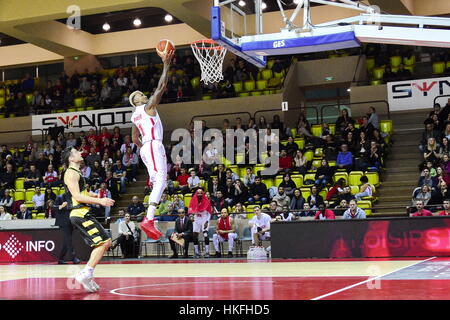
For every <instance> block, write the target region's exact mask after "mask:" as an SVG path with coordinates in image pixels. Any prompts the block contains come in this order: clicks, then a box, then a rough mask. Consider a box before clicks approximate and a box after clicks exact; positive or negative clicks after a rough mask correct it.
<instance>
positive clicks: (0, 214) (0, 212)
mask: <svg viewBox="0 0 450 320" xmlns="http://www.w3.org/2000/svg"><path fill="white" fill-rule="evenodd" d="M2 220H12V216H11V215H10V214H9V213H8V212H7V211H6V209H5V207H4V206H2V205H0V221H2Z"/></svg>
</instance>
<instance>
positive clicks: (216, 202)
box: [211, 190, 227, 219]
mask: <svg viewBox="0 0 450 320" xmlns="http://www.w3.org/2000/svg"><path fill="white" fill-rule="evenodd" d="M211 205H212V209H213V212H214V215H213V216H212V217H211V219H217V214H219V213H220V212H221V211H222V209H223V208H227V203H226V202H225V198H224V197H223V193H222V191H221V190H219V191H217V193H216V196H215V197H214V196H211Z"/></svg>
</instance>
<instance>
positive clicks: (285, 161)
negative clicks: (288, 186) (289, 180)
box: [278, 149, 293, 173]
mask: <svg viewBox="0 0 450 320" xmlns="http://www.w3.org/2000/svg"><path fill="white" fill-rule="evenodd" d="M279 167H280V168H279V170H278V172H279V173H280V172H284V173H288V172H290V171H291V170H292V168H293V160H292V157H291V156H288V154H287V152H286V150H285V149H282V150H281V152H280V159H279Z"/></svg>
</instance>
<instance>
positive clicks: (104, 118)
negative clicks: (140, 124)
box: [32, 107, 133, 132]
mask: <svg viewBox="0 0 450 320" xmlns="http://www.w3.org/2000/svg"><path fill="white" fill-rule="evenodd" d="M132 113H133V109H132V108H131V107H130V108H116V109H108V110H104V109H103V110H91V111H82V112H66V113H52V114H43V115H35V116H33V117H32V126H33V129H48V128H49V127H54V126H64V127H66V128H67V131H73V132H77V131H84V130H89V129H90V128H95V127H97V129H99V130H100V129H101V128H102V127H108V128H113V127H115V126H118V127H121V128H129V127H131V122H130V119H131V115H132Z"/></svg>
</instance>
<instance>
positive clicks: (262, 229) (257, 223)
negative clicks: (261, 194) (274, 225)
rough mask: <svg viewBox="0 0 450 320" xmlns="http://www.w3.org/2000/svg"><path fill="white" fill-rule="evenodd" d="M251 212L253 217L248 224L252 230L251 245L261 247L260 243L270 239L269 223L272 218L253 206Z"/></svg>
mask: <svg viewBox="0 0 450 320" xmlns="http://www.w3.org/2000/svg"><path fill="white" fill-rule="evenodd" d="M253 211H254V212H255V216H253V218H252V219H251V220H250V221H249V222H248V224H249V226H250V227H251V228H252V243H253V244H254V245H256V246H258V247H261V246H262V241H263V240H268V239H269V238H270V221H271V220H272V218H271V217H270V216H269V215H268V214H267V213H264V212H261V208H260V207H259V206H255V207H254V208H253Z"/></svg>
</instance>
